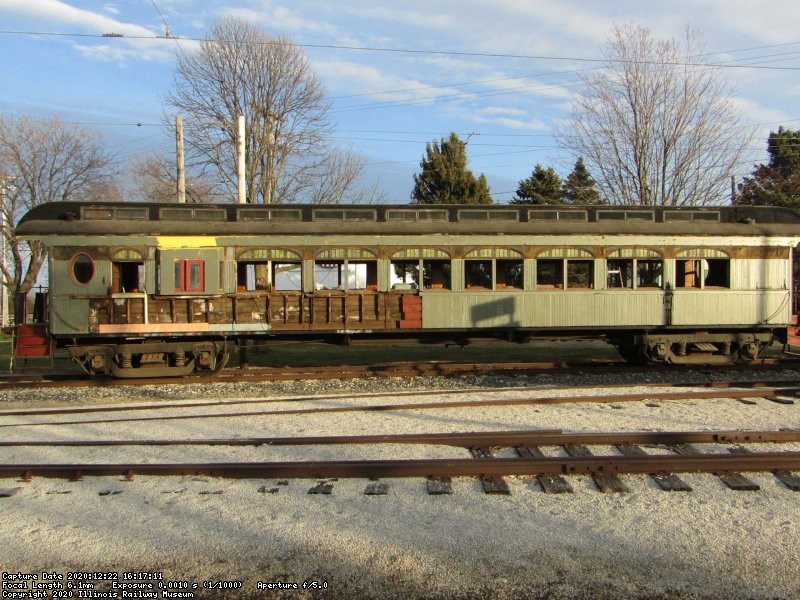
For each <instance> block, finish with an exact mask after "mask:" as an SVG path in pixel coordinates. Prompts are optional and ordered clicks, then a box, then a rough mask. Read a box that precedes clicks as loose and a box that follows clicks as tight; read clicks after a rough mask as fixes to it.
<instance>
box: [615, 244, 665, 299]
mask: <svg viewBox="0 0 800 600" xmlns="http://www.w3.org/2000/svg"><path fill="white" fill-rule="evenodd" d="M663 281H664V262H663V260H662V259H661V255H660V254H659V253H658V252H656V251H655V250H650V249H647V248H622V249H620V250H614V251H613V252H611V253H610V254H609V256H608V261H607V263H606V286H607V287H608V289H633V290H636V289H642V288H662V287H663Z"/></svg>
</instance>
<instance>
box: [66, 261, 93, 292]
mask: <svg viewBox="0 0 800 600" xmlns="http://www.w3.org/2000/svg"><path fill="white" fill-rule="evenodd" d="M70 273H71V274H72V280H73V281H74V282H75V283H77V284H78V285H86V284H87V283H89V282H90V281H91V280H92V277H94V261H93V260H92V257H91V256H89V255H87V254H76V255H75V256H73V257H72V261H71V262H70Z"/></svg>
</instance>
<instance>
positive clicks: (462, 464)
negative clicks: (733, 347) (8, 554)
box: [0, 452, 800, 480]
mask: <svg viewBox="0 0 800 600" xmlns="http://www.w3.org/2000/svg"><path fill="white" fill-rule="evenodd" d="M798 469H800V452H764V453H751V454H729V453H725V454H722V453H718V454H704V455H702V456H694V455H691V456H684V455H672V456H663V455H650V456H593V457H552V458H551V457H546V458H482V459H430V460H345V461H335V460H334V461H305V462H302V461H301V462H252V463H187V464H183V463H159V464H147V463H114V464H40V465H30V464H27V465H22V464H18V465H3V466H0V478H9V477H15V478H23V479H25V480H30V479H31V478H33V477H50V478H68V479H73V480H75V479H80V478H81V477H84V476H123V477H125V478H127V479H130V478H132V477H133V476H134V475H183V476H191V475H195V476H196V475H204V476H211V477H221V478H227V479H256V478H277V477H288V478H316V479H319V478H332V477H336V478H340V477H341V478H363V477H437V476H438V477H442V476H445V477H447V476H449V477H466V476H484V477H487V476H494V477H501V476H505V475H517V476H520V475H593V474H598V473H606V474H610V473H615V474H622V473H629V474H649V473H715V474H718V473H730V472H739V471H744V472H758V471H761V472H763V471H793V470H798Z"/></svg>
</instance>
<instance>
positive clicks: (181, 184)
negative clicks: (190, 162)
mask: <svg viewBox="0 0 800 600" xmlns="http://www.w3.org/2000/svg"><path fill="white" fill-rule="evenodd" d="M175 150H176V153H177V157H176V160H175V162H176V163H177V165H178V173H177V175H178V202H179V203H181V204H185V203H186V168H185V165H184V158H183V119H182V118H181V117H175Z"/></svg>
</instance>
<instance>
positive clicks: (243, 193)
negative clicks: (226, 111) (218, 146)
mask: <svg viewBox="0 0 800 600" xmlns="http://www.w3.org/2000/svg"><path fill="white" fill-rule="evenodd" d="M245 169H246V167H245V161H244V115H240V116H239V119H238V123H237V128H236V177H237V180H238V183H239V200H238V202H239V204H245V203H246V202H247V187H246V186H247V182H246V181H245Z"/></svg>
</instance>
